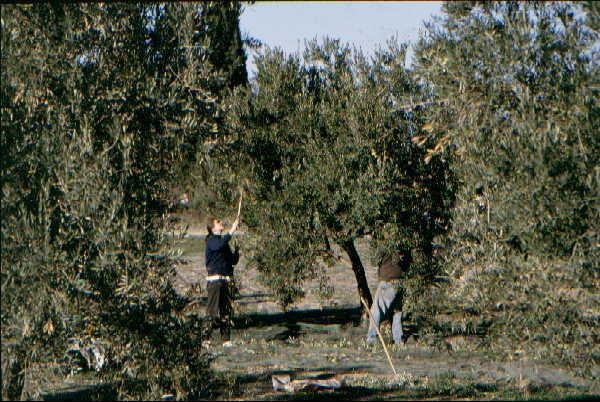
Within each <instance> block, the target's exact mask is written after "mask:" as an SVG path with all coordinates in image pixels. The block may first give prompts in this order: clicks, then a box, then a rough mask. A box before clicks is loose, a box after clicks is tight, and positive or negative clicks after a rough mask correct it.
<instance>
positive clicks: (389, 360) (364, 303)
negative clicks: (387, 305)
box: [360, 297, 398, 375]
mask: <svg viewBox="0 0 600 402" xmlns="http://www.w3.org/2000/svg"><path fill="white" fill-rule="evenodd" d="M360 300H361V301H362V303H363V305H364V306H365V309H366V310H367V313H369V319H370V320H371V322H372V323H373V325H374V326H375V330H376V331H377V335H379V340H380V341H381V344H382V345H383V350H384V351H385V355H386V356H387V359H388V362H390V366H391V367H392V371H393V372H394V375H397V374H398V373H397V372H396V368H395V367H394V363H392V358H391V357H390V353H389V352H388V349H387V346H385V342H384V340H383V336H382V335H381V332H380V331H379V328H378V327H377V326H376V325H375V320H374V319H373V316H372V315H371V309H369V306H368V305H367V302H366V301H365V299H364V298H362V297H361V298H360Z"/></svg>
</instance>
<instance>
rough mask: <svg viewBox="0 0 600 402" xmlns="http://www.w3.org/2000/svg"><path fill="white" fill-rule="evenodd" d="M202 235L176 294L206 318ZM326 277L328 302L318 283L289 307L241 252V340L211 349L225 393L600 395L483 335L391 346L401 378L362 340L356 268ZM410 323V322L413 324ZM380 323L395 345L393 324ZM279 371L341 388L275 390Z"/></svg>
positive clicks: (191, 238)
mask: <svg viewBox="0 0 600 402" xmlns="http://www.w3.org/2000/svg"><path fill="white" fill-rule="evenodd" d="M202 235H203V233H202V232H201V231H200V230H192V231H191V232H188V236H187V238H186V239H185V240H184V241H183V242H181V243H180V247H181V249H182V251H183V255H182V256H183V259H184V261H185V262H184V263H183V264H182V265H180V266H179V267H178V269H177V278H176V287H177V289H178V291H179V292H181V293H182V294H186V295H188V296H191V297H193V298H194V299H195V300H197V303H196V305H195V307H194V308H195V309H197V311H198V312H199V313H200V314H202V313H203V311H204V308H205V296H206V293H205V288H206V283H205V279H204V276H205V272H206V271H205V267H204V257H203V236H202ZM242 237H243V236H242ZM357 248H358V250H359V253H361V255H362V256H363V263H365V264H366V271H367V279H368V281H369V284H370V286H371V291H372V292H373V293H374V291H375V287H376V285H377V272H376V268H375V267H374V266H372V265H371V264H370V261H369V259H368V258H365V255H366V254H367V252H368V248H367V245H366V243H359V244H358V245H357ZM329 276H330V284H331V285H332V286H333V287H334V290H333V294H332V297H331V298H330V299H328V300H322V299H320V298H319V296H318V291H317V289H318V283H317V281H313V282H309V283H307V284H306V285H307V286H306V297H305V298H304V299H302V300H301V301H299V302H298V303H297V304H296V305H294V306H292V308H291V309H290V311H288V312H283V311H282V310H281V308H280V307H279V306H278V305H277V303H276V302H275V300H274V298H273V297H272V295H271V294H270V290H269V289H268V288H267V287H265V286H264V285H263V284H261V282H260V279H259V273H258V272H257V270H256V269H254V268H253V267H252V266H250V265H249V264H248V262H247V261H246V260H245V259H244V258H243V257H242V259H241V260H240V263H239V264H238V266H237V267H236V281H237V283H238V284H239V287H240V290H241V292H240V295H239V297H237V299H236V301H235V303H234V304H235V306H234V309H235V314H236V316H235V319H234V330H233V333H232V338H233V341H234V346H233V347H230V348H225V347H223V346H222V345H221V344H220V342H219V338H218V334H217V333H215V334H214V337H215V338H214V340H213V342H212V346H209V352H210V353H211V354H212V356H213V359H214V360H213V363H212V367H213V369H214V370H215V371H217V372H219V373H221V374H222V375H223V376H224V378H226V383H225V384H224V386H223V390H222V394H221V396H220V398H221V399H238V400H247V399H251V400H258V399H260V400H274V399H278V400H280V399H304V400H333V399H342V400H343V399H346V400H348V399H352V400H371V399H378V400H381V399H396V400H397V399H451V400H456V399H478V400H480V399H519V400H521V399H530V398H533V399H564V398H574V399H578V400H582V399H590V400H592V399H593V398H594V397H597V396H598V395H599V393H600V388H599V386H598V384H596V383H594V382H593V381H592V380H590V379H587V378H584V377H582V376H581V375H577V373H576V372H575V371H573V370H570V369H568V368H565V367H560V366H557V365H553V364H550V363H549V362H545V361H540V360H534V359H533V358H530V357H528V356H524V355H522V354H514V355H513V356H512V357H510V358H508V359H506V358H504V359H501V360H500V359H499V358H498V357H496V356H493V355H491V354H490V353H487V352H485V349H483V348H480V347H478V344H479V343H480V342H482V341H483V339H482V338H480V337H477V336H470V337H469V336H463V337H454V338H449V339H446V340H445V341H444V342H442V343H439V342H432V339H430V338H426V337H421V338H419V337H415V336H412V337H410V338H409V341H408V342H407V344H406V345H403V346H395V345H391V344H389V343H388V348H389V351H390V354H391V357H392V361H393V365H394V367H395V369H396V371H397V374H395V375H394V374H393V372H392V368H391V367H390V364H389V363H388V361H387V359H386V356H385V353H384V351H383V348H382V345H381V344H366V343H365V341H364V335H365V333H366V322H365V321H364V319H363V320H361V316H360V310H359V304H360V302H359V299H358V294H357V291H356V286H355V279H354V275H353V273H352V270H351V268H350V267H349V266H347V265H345V264H343V263H340V264H338V265H337V266H335V267H333V268H332V269H331V270H330V271H329ZM405 324H406V327H407V328H410V327H411V323H410V322H407V323H405ZM382 329H383V332H384V337H386V341H387V342H390V341H391V335H390V331H389V326H387V325H384V326H383V328H382ZM215 332H217V331H215ZM409 332H410V331H409ZM440 345H441V346H440ZM274 374H289V375H290V376H291V378H292V379H306V378H329V377H335V378H337V379H339V380H341V381H342V382H343V383H344V386H343V387H342V389H338V390H335V391H318V392H317V391H303V392H297V393H293V394H288V393H284V392H281V391H279V392H276V391H274V390H273V387H272V383H271V376H272V375H274ZM596 375H597V373H596Z"/></svg>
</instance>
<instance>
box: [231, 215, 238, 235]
mask: <svg viewBox="0 0 600 402" xmlns="http://www.w3.org/2000/svg"><path fill="white" fill-rule="evenodd" d="M239 224H240V219H239V218H235V220H234V221H233V223H232V224H231V229H229V235H230V236H231V235H232V234H233V233H234V232H235V231H236V229H237V227H238V225H239Z"/></svg>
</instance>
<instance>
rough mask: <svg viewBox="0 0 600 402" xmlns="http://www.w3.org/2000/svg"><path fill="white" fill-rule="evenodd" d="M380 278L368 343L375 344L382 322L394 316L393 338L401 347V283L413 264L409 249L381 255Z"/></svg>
mask: <svg viewBox="0 0 600 402" xmlns="http://www.w3.org/2000/svg"><path fill="white" fill-rule="evenodd" d="M379 256H380V257H379V262H378V264H377V265H378V270H377V273H378V276H379V285H378V286H377V291H376V292H375V300H373V305H372V306H371V317H372V319H371V320H370V324H369V331H368V332H367V342H374V341H375V339H376V338H377V329H378V328H379V325H380V324H381V321H383V320H385V319H387V318H389V317H390V315H391V316H392V337H393V338H394V343H395V344H396V345H399V344H400V343H401V342H402V341H404V340H405V338H404V333H403V331H402V302H403V296H404V288H403V287H402V284H401V281H402V279H404V278H405V276H406V272H407V271H408V267H409V265H410V263H411V262H412V254H411V252H410V250H409V249H402V248H400V249H398V251H395V252H388V251H383V252H380V253H379Z"/></svg>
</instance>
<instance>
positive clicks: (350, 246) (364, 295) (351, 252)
mask: <svg viewBox="0 0 600 402" xmlns="http://www.w3.org/2000/svg"><path fill="white" fill-rule="evenodd" d="M341 247H342V248H343V249H344V251H345V252H346V253H348V257H350V261H351V262H352V270H353V271H354V276H355V277H356V287H357V289H358V296H359V297H360V298H361V299H364V300H365V301H366V302H367V305H368V306H369V308H371V305H372V304H373V298H372V297H371V291H370V290H369V283H368V282H367V276H366V275H365V267H364V266H363V264H362V261H361V260H360V255H358V251H356V247H355V246H354V241H353V240H348V241H345V242H344V243H342V244H341ZM361 305H362V303H361ZM363 310H364V306H363Z"/></svg>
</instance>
